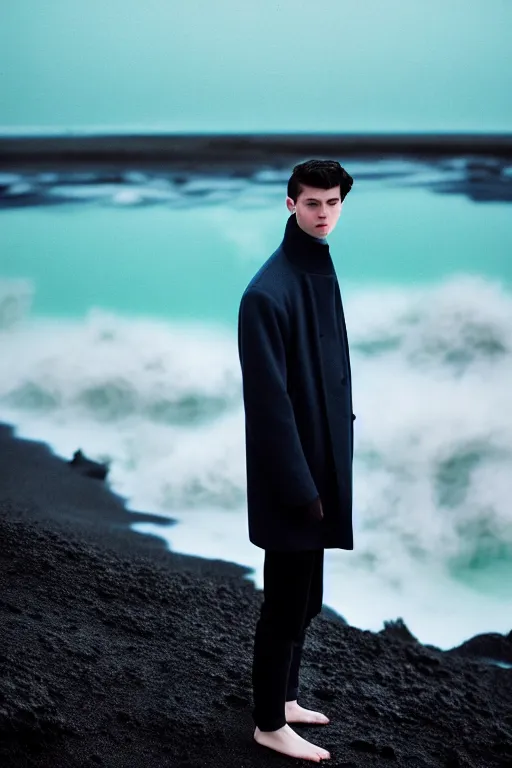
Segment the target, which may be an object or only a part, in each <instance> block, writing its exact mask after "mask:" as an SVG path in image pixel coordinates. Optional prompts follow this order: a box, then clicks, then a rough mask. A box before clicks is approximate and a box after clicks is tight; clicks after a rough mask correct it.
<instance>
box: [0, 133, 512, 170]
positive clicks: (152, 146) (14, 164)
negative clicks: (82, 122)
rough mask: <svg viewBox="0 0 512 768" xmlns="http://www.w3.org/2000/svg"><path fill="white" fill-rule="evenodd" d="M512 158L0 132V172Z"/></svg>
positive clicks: (231, 137)
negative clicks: (325, 159) (324, 159)
mask: <svg viewBox="0 0 512 768" xmlns="http://www.w3.org/2000/svg"><path fill="white" fill-rule="evenodd" d="M312 155H319V156H322V155H323V156H326V155H331V156H332V155H334V156H338V157H351V158H354V157H358V156H359V157H364V158H371V157H376V158H382V157H383V156H384V157H386V158H389V157H392V156H402V157H403V156H406V157H409V158H411V157H417V158H430V159H432V158H435V157H440V158H441V157H447V156H449V157H454V156H464V157H467V156H486V157H496V158H503V159H505V158H510V157H512V133H508V134H503V133H500V134H469V133H468V134H464V133H431V134H414V133H411V134H376V133H375V134H354V133H345V134H331V133H325V134H322V133H318V134H311V133H307V134H306V133H303V134H301V133H296V134H289V133H274V134H271V133H268V134H249V133H247V134H183V133H180V134H178V133H176V134H149V133H147V134H143V133H140V134H132V135H128V134H126V135H123V134H112V135H109V134H106V133H104V134H96V135H87V134H67V135H66V134H60V135H33V136H28V135H19V136H7V135H4V136H1V135H0V168H19V169H22V168H25V167H32V168H53V169H57V168H70V167H80V166H84V165H88V166H90V165H91V164H94V165H95V166H102V165H108V166H109V167H113V166H114V167H119V166H126V164H127V163H134V162H136V163H137V164H139V165H141V164H143V165H146V166H148V167H151V166H154V165H155V164H156V163H158V164H159V165H160V167H161V164H162V163H165V165H166V166H167V167H188V168H190V167H193V168H196V169H198V168H206V167H208V168H211V169H215V170H217V171H218V170H220V169H221V168H227V167H230V168H233V167H234V166H236V167H240V168H241V169H242V168H243V169H244V170H248V169H250V168H255V167H261V166H262V165H266V164H270V165H271V166H272V167H274V168H275V167H276V166H279V165H289V164H290V162H293V161H295V160H298V159H301V158H304V157H306V156H312Z"/></svg>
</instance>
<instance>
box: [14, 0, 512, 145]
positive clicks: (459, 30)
mask: <svg viewBox="0 0 512 768" xmlns="http://www.w3.org/2000/svg"><path fill="white" fill-rule="evenodd" d="M511 29H512V5H511V4H510V3H509V2H507V0H473V1H472V2H468V0H451V2H444V0H430V2H428V3H427V2H425V1H424V2H412V3H406V2H404V1H403V0H388V2H386V3H382V2H381V0H365V2H361V3H354V2H348V0H324V2H322V4H321V5H320V6H317V5H315V4H312V3H297V2H296V0H280V2H279V3H275V2H273V1H272V0H262V1H261V2H258V3H241V2H239V1H238V0H216V2H210V0H187V2H182V3H176V2H169V0H148V2H145V3H141V2H138V1H137V0H89V1H88V2H87V3H81V2H78V0H49V1H48V2H45V3H34V2H32V0H3V1H2V4H1V10H0V72H2V83H1V86H0V87H1V91H2V93H1V99H0V101H1V103H2V109H1V115H0V125H1V126H3V127H4V128H13V127H24V128H27V127H31V128H32V129H34V128H35V129H39V128H41V129H48V128H57V129H63V130H67V129H80V130H83V129H100V130H104V129H109V128H115V129H117V130H119V129H120V130H124V129H129V128H136V127H142V128H144V129H145V130H170V131H185V132H194V131H199V132H203V131H207V132H210V131H243V132H246V131H249V132H251V131H255V132H260V131H263V132H264V131H282V130H284V131H312V132H315V131H400V132H401V131H404V132H408V131H446V130H449V131H466V130H473V131H510V129H511V127H512V100H511V99H510V98H509V97H508V94H510V93H511V91H512V80H511V73H512V53H511V51H512V46H511V45H510V31H511Z"/></svg>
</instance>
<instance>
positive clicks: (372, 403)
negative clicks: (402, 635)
mask: <svg viewBox="0 0 512 768" xmlns="http://www.w3.org/2000/svg"><path fill="white" fill-rule="evenodd" d="M511 32H512V4H511V3H509V2H508V1H507V0H487V2H485V3H484V2H483V0H473V2H469V1H468V0H465V1H464V2H463V1H462V0H452V2H450V3H446V2H441V0H430V1H429V2H426V0H413V2H410V3H407V4H405V3H403V2H401V0H390V1H389V2H387V3H385V4H383V3H381V2H378V0H361V1H360V2H358V3H357V4H355V3H348V2H346V0H324V2H323V3H321V4H320V5H318V4H316V5H315V4H307V3H300V2H298V1H297V0H294V2H292V1H291V0H279V1H277V2H271V1H270V0H261V2H259V3H258V4H252V5H249V4H244V3H240V2H235V1H234V0H216V2H215V3H211V2H207V0H188V2H187V3H177V2H175V0H148V1H147V2H145V3H139V2H135V1H134V0H124V1H123V2H121V0H101V2H100V1H99V0H89V2H88V3H86V4H83V3H78V2H77V1H76V0H48V2H46V3H45V4H44V6H43V5H37V4H34V3H32V2H29V1H28V0H16V2H15V1H14V0H3V2H2V6H1V9H0V73H1V79H0V420H1V421H4V422H8V423H10V424H13V425H15V426H16V428H17V432H18V434H19V435H21V436H28V437H32V438H37V439H42V440H44V441H45V442H48V443H49V444H50V445H51V447H52V448H53V450H55V452H56V453H58V454H59V455H62V456H63V457H65V458H70V457H71V456H72V454H73V452H74V451H75V450H76V449H77V448H81V449H82V450H83V451H84V452H85V453H86V454H87V455H88V456H89V457H90V458H94V459H98V460H102V461H108V462H110V474H109V479H110V483H111V485H112V487H113V489H114V490H115V491H116V492H118V493H120V494H122V495H123V496H124V497H126V499H127V504H128V506H129V507H130V508H131V509H133V510H142V511H145V512H150V513H157V514H160V515H162V516H163V517H171V518H173V519H174V520H176V521H177V522H176V524H175V525H174V526H173V527H171V528H167V529H166V531H165V533H162V530H163V529H160V528H159V527H157V526H154V525H149V524H147V525H144V524H139V525H137V529H138V530H140V531H142V532H151V533H155V532H156V533H159V534H160V535H164V536H165V538H166V540H167V541H168V542H169V545H170V546H171V548H172V549H174V550H176V551H180V552H186V553H190V554H198V555H202V556H204V557H209V558H221V559H226V560H231V561H235V562H238V563H241V564H245V565H249V566H251V567H252V568H253V569H254V572H253V576H252V577H251V578H253V580H254V581H255V583H256V584H257V586H258V587H261V586H262V566H263V552H262V551H261V550H259V549H257V548H255V547H253V546H252V545H251V544H250V543H249V541H248V534H247V521H246V508H245V492H246V490H245V455H244V422H243V409H242V399H241V376H240V370H239V362H238V355H237V347H236V323H237V311H238V304H239V301H240V297H241V294H242V291H243V289H244V288H245V286H246V284H247V283H248V282H249V280H250V278H251V277H252V275H253V274H254V272H255V271H256V270H257V269H258V268H259V266H260V265H261V264H262V263H263V262H264V261H265V260H266V258H267V257H268V256H269V255H270V254H271V253H272V251H273V250H274V249H275V248H276V247H277V246H278V245H279V243H280V241H281V238H282V234H283V230H284V225H285V223H286V218H287V211H286V208H285V196H286V182H287V179H288V177H289V175H290V173H291V170H292V168H293V165H294V164H295V162H299V161H300V160H303V159H307V157H313V156H316V157H334V158H335V159H337V160H339V161H340V162H341V164H342V165H343V166H344V167H345V168H346V169H347V171H348V172H349V173H350V174H351V175H352V176H353V177H354V186H353V189H352V191H351V193H350V195H349V196H348V198H347V200H346V203H345V205H344V208H343V213H342V216H341V218H340V222H339V224H338V227H337V229H336V231H335V232H334V233H333V235H332V237H331V238H330V243H331V253H332V255H333V259H334V262H335V265H336V270H337V273H338V279H339V282H340V288H341V292H342V296H343V299H344V303H345V310H346V319H347V327H348V333H349V340H350V342H351V355H352V369H353V386H354V410H355V412H356V414H357V421H356V423H355V432H356V435H355V439H356V448H355V463H354V483H355V500H354V528H355V549H354V551H353V552H345V551H341V550H328V551H327V552H326V574H325V596H324V602H325V603H326V604H327V605H329V606H331V607H332V608H334V609H335V610H337V611H339V613H341V614H342V615H343V616H344V617H345V618H346V619H347V620H348V621H349V622H350V623H351V624H354V625H355V626H359V627H362V628H365V629H380V628H381V627H382V623H383V621H384V620H387V619H395V618H397V617H399V616H400V617H403V619H404V620H405V622H406V624H407V625H408V626H409V628H410V629H411V631H412V632H413V633H414V634H416V635H417V637H418V638H419V639H420V640H421V641H422V642H428V643H433V644H436V645H438V646H440V647H442V648H448V647H451V646H453V645H455V644H458V643H460V642H461V641H462V640H464V639H467V638H468V637H470V636H471V635H474V634H476V633H479V632H490V631H499V632H508V631H510V629H511V620H510V617H511V615H512V507H511V502H510V499H511V491H512V481H511V479H510V478H511V458H512V395H511V393H512V293H511V283H512V216H511V204H512V159H511V158H512V98H511V93H512V53H511V51H512V48H511V46H510V36H511ZM177 134H179V135H180V137H181V138H180V139H179V141H177V142H176V141H174V139H173V140H172V141H170V140H169V139H168V137H169V136H171V137H172V136H175V135H177ZM199 134H200V135H202V136H203V137H205V138H204V140H203V141H202V143H201V141H199V143H198V144H190V143H189V144H187V136H190V135H195V136H196V137H197V135H199ZM247 134H251V135H252V139H251V142H252V143H251V142H245V143H244V142H243V141H242V142H241V143H240V141H239V137H240V135H247ZM346 134H350V137H351V138H350V141H347V140H346V138H345V139H344V135H346ZM97 136H103V137H108V141H107V142H106V143H105V142H104V143H103V144H102V148H101V151H100V150H94V151H93V150H92V149H91V147H93V148H94V147H97V146H98V145H97V144H94V140H95V137H97ZM134 136H139V137H140V136H143V137H144V138H143V141H142V146H143V151H142V152H141V150H140V146H141V145H140V144H138V145H137V146H138V147H139V149H136V148H135V145H134V143H133V140H132V139H133V137H134ZM226 136H227V137H228V139H226ZM229 136H231V139H229ZM311 136H313V138H311ZM418 136H422V137H427V138H426V139H425V138H423V139H422V142H423V143H422V142H420V145H418V144H415V143H414V137H418ZM212 137H213V138H214V139H215V140H211V139H212ZM215 137H217V138H215ZM219 137H221V139H222V137H224V139H222V141H223V142H224V143H221V144H219V143H217V144H216V143H215V141H216V140H217V139H218V138H219ZM237 137H238V138H237ZM276 137H277V138H276ZM368 137H370V138H371V141H370V143H368ZM20 139H23V141H22V142H21V143H16V142H17V141H18V140H20ZM161 139H163V143H162V142H161V141H160V140H161ZM70 140H72V141H75V144H74V145H73V146H74V149H73V151H71V150H70V146H71V145H70V143H69V141H70ZM89 140H91V141H92V142H93V143H90V142H89V143H88V141H89ZM41 141H42V142H43V143H41ZM45 141H46V142H48V141H50V142H53V143H51V151H50V150H48V151H46V150H45V149H44V147H46V148H47V149H48V147H49V146H50V145H49V144H48V143H46V144H45V143H44V142H45ZM76 142H78V143H76ZM173 142H174V143H173ZM77 147H78V149H77ZM190 147H192V149H190ZM194 147H197V148H198V149H197V153H196V154H194V152H195V150H194ZM41 148H43V149H41ZM171 150H172V151H171Z"/></svg>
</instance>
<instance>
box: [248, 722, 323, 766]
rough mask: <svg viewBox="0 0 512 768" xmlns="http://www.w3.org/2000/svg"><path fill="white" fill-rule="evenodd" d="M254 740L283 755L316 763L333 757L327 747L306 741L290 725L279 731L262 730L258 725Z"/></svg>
mask: <svg viewBox="0 0 512 768" xmlns="http://www.w3.org/2000/svg"><path fill="white" fill-rule="evenodd" d="M254 740H255V741H257V742H258V744H261V745H262V746H264V747H269V748H270V749H274V750H275V751H276V752H281V753H282V754H283V755H289V756H290V757H297V758H301V759H303V760H313V762H315V763H319V762H320V760H328V759H329V758H330V757H331V755H330V753H329V752H327V750H326V749H322V747H317V746H316V744H311V743H310V742H309V741H306V739H303V738H302V736H299V734H298V733H295V731H293V730H292V729H291V728H290V726H289V725H283V727H282V728H278V730H277V731H260V729H259V728H258V727H256V730H255V731H254Z"/></svg>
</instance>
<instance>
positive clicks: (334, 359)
mask: <svg viewBox="0 0 512 768" xmlns="http://www.w3.org/2000/svg"><path fill="white" fill-rule="evenodd" d="M238 349H239V356H240V364H241V368H242V380H243V402H244V412H245V437H246V440H245V444H246V469H247V504H248V522H249V538H250V540H251V542H252V543H253V544H255V545H256V546H259V547H261V548H263V549H274V550H283V551H298V550H304V549H320V548H332V547H337V548H341V549H353V535H352V456H353V426H352V423H353V419H354V418H355V417H354V416H353V414H352V392H351V373H350V358H349V349H348V340H347V333H346V327H345V318H344V314H343V306H342V301H341V295H340V290H339V285H338V279H337V275H336V271H335V268H334V264H333V261H332V258H331V255H330V250H329V245H328V243H327V241H323V240H321V239H318V238H314V237H311V236H310V235H308V234H307V233H306V232H304V231H303V230H302V229H301V228H300V227H299V225H298V224H297V220H296V217H295V215H292V216H290V217H289V219H288V222H287V224H286V229H285V233H284V238H283V241H282V243H281V245H280V246H279V248H278V249H277V250H276V251H275V252H274V253H273V254H272V255H271V256H270V258H268V259H267V261H266V262H265V263H264V264H263V265H262V266H261V267H260V269H259V270H258V271H257V273H256V274H255V275H254V277H253V278H252V280H251V281H250V283H249V285H248V286H247V287H246V289H245V291H244V293H243V295H242V298H241V302H240V309H239V314H238ZM319 500H320V501H321V506H322V508H323V515H324V516H323V519H319V517H320V516H319V515H318V514H317V513H318V507H319Z"/></svg>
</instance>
